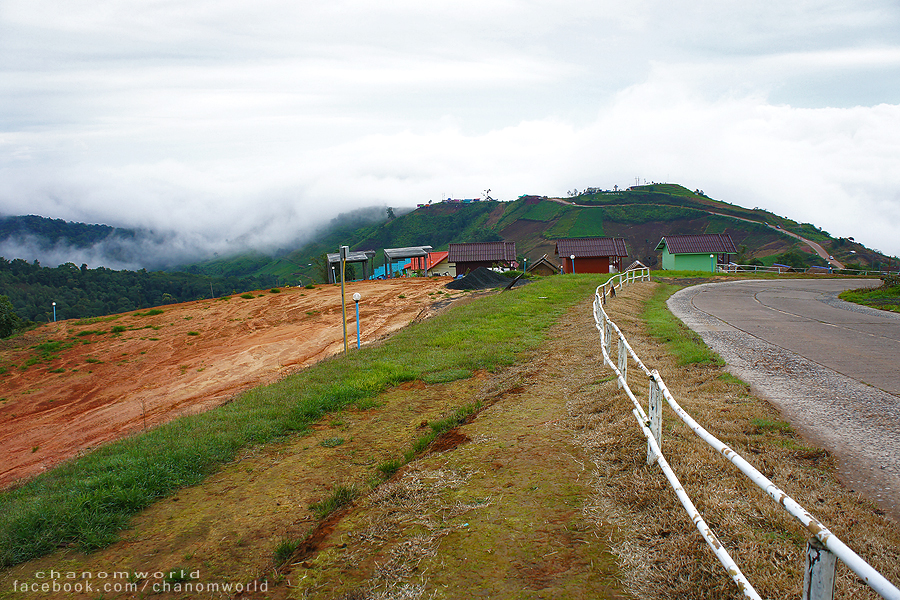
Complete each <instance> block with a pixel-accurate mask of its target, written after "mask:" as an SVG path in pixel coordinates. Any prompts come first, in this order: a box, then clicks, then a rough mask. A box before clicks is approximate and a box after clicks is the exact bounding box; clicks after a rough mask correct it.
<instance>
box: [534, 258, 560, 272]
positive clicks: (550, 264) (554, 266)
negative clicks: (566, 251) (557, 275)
mask: <svg viewBox="0 0 900 600" xmlns="http://www.w3.org/2000/svg"><path fill="white" fill-rule="evenodd" d="M541 265H545V266H547V267H548V268H550V269H552V270H553V271H554V272H558V271H559V265H557V264H554V263H553V261H551V260H550V259H548V258H547V255H546V254H545V255H543V256H542V257H540V258H539V259H537V260H536V261H534V262H533V263H531V264H529V265H528V272H529V273H531V272H532V271H533V270H534V269H536V268H538V267H539V266H541Z"/></svg>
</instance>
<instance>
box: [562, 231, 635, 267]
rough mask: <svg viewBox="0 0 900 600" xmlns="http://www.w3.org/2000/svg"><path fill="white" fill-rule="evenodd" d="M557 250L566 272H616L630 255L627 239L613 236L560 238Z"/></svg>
mask: <svg viewBox="0 0 900 600" xmlns="http://www.w3.org/2000/svg"><path fill="white" fill-rule="evenodd" d="M555 252H556V255H557V256H558V257H559V258H560V260H561V261H562V265H563V272H565V273H615V272H617V271H621V270H622V259H623V258H627V257H628V249H627V248H625V240H624V239H622V238H611V237H592V238H563V239H559V240H556V250H555Z"/></svg>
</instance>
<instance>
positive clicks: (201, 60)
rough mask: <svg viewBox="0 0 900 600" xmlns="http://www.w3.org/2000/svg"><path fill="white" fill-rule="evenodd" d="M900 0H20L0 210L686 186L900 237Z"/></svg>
mask: <svg viewBox="0 0 900 600" xmlns="http://www.w3.org/2000/svg"><path fill="white" fill-rule="evenodd" d="M898 75H900V7H898V6H896V4H895V3H893V2H890V1H881V0H866V1H861V2H856V3H853V4H846V3H841V2H832V1H830V0H828V1H826V0H805V1H803V2H798V3H787V4H786V3H784V2H774V1H771V2H768V1H767V2H756V3H746V2H737V1H726V2H721V1H718V2H712V1H705V0H704V1H696V2H692V3H689V4H685V3H677V4H672V3H670V2H662V1H661V0H641V1H639V2H633V3H621V2H611V1H602V2H595V3H585V2H576V1H575V0H566V1H564V2H552V3H551V2H539V1H529V2H512V1H511V0H486V1H484V0H481V1H478V2H475V1H474V0H471V1H469V0H466V1H462V2H460V1H455V2H452V3H451V2H449V1H441V2H429V3H422V2H412V1H409V2H403V3H388V4H385V3H383V2H374V1H363V0H352V1H336V2H329V3H317V4H310V3H296V2H289V1H287V0H261V1H260V2H257V3H254V4H252V5H250V4H247V3H246V2H237V1H234V0H219V1H217V2H211V1H209V2H207V1H197V2H183V1H181V0H153V1H147V0H142V1H141V2H136V1H134V0H109V1H106V2H84V1H81V0H73V1H72V2H67V3H57V2H49V1H48V0H6V2H4V3H3V5H2V6H0V212H2V213H5V214H26V213H40V214H44V215H46V216H51V217H54V218H65V219H70V220H81V221H87V222H106V223H109V224H112V225H117V226H130V227H135V226H139V227H150V228H154V229H157V230H168V229H173V230H177V231H181V232H183V235H184V239H186V240H189V242H186V243H187V245H188V246H190V247H207V248H209V249H210V250H211V251H212V250H215V251H222V250H223V249H224V248H225V247H226V246H227V244H228V243H233V242H234V241H235V240H240V243H242V244H251V243H254V244H255V243H264V242H265V243H272V242H274V243H279V242H282V241H289V240H292V239H294V238H295V237H296V236H297V235H302V234H303V233H304V232H306V231H308V230H310V229H311V228H313V227H315V226H316V225H317V224H318V223H321V222H323V221H326V220H328V219H330V218H332V217H333V216H334V215H335V214H336V213H338V212H340V211H343V210H349V209H352V208H355V207H361V206H366V205H371V204H376V205H379V204H387V205H393V206H411V205H414V204H415V203H418V202H423V201H427V200H429V199H431V200H439V199H440V198H441V196H443V195H454V196H465V197H471V196H478V195H480V194H481V193H482V192H483V190H484V189H486V188H488V187H490V188H491V189H492V190H493V191H492V195H493V196H495V197H499V198H505V199H511V198H515V197H516V196H518V195H520V194H523V193H537V194H564V193H565V192H566V191H567V190H569V189H571V188H583V187H585V186H599V187H611V186H612V185H613V184H619V185H620V186H621V185H630V184H631V183H633V182H634V178H635V177H643V178H646V179H649V180H657V181H659V180H663V179H667V180H669V181H676V182H681V183H683V184H685V185H687V186H688V187H691V188H695V187H699V188H702V189H704V190H705V191H706V192H707V193H708V194H710V195H712V196H713V197H716V198H720V199H723V200H727V201H730V202H735V203H739V204H743V205H745V206H763V207H766V208H769V209H770V210H773V211H774V212H777V213H780V214H784V215H785V216H788V217H791V218H794V219H797V220H801V221H811V222H813V223H815V224H817V225H820V226H822V227H823V228H825V229H826V230H828V231H830V232H831V233H833V234H835V235H852V236H854V237H856V238H857V239H859V240H860V241H863V242H864V243H867V244H868V245H872V246H875V247H878V248H880V249H881V250H883V251H886V252H891V253H894V254H900V242H898V241H897V239H898V238H897V236H896V235H895V232H896V231H897V230H898V228H900V215H898V211H900V197H898V194H897V192H896V191H895V190H898V189H900V186H898V183H900V181H898V175H897V173H900V168H898V164H897V163H898V161H900V158H898V157H900V152H898V150H900V148H898V141H897V140H900V135H898V134H900V131H898V123H900V113H898V111H900V107H898V105H897V104H896V102H897V100H896V99H897V98H898V97H900V96H898V95H897V94H898V93H900V77H898Z"/></svg>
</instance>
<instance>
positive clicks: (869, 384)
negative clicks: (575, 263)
mask: <svg viewBox="0 0 900 600" xmlns="http://www.w3.org/2000/svg"><path fill="white" fill-rule="evenodd" d="M879 284H880V282H879V281H878V280H874V281H873V280H866V279H794V280H751V281H734V282H726V283H715V284H704V285H698V286H693V287H689V288H685V289H683V290H680V291H679V292H677V293H676V294H674V295H673V296H672V298H671V299H670V300H669V308H670V310H671V311H672V312H673V313H674V314H675V315H676V316H677V317H679V318H680V319H681V320H682V321H684V322H685V324H687V325H688V327H690V328H691V329H693V330H694V331H696V332H697V333H699V334H700V335H701V337H703V339H704V341H705V342H706V343H707V345H709V346H710V347H711V348H712V349H713V350H715V351H716V352H718V353H719V354H720V355H721V356H722V358H723V359H724V360H725V361H726V362H727V363H728V365H729V370H730V371H731V372H732V373H733V374H734V375H736V376H737V377H740V378H741V379H743V380H744V381H746V382H747V383H749V384H750V385H751V386H752V387H753V389H754V391H755V392H756V393H757V394H758V395H760V396H763V397H765V398H767V399H768V400H769V401H770V402H772V403H773V404H774V405H775V406H777V407H778V408H779V410H780V411H781V412H782V414H783V415H784V417H785V418H786V420H787V421H788V422H790V423H791V424H792V425H793V426H794V427H795V428H797V429H799V430H800V431H801V432H802V433H803V434H804V435H805V436H806V437H807V438H809V439H810V440H811V441H812V442H813V443H816V444H818V445H820V446H822V447H824V448H826V449H828V450H829V451H831V452H832V453H833V454H834V455H835V456H836V457H837V458H838V462H839V465H840V466H839V469H840V473H841V477H842V479H843V481H844V482H845V484H846V485H847V486H848V487H850V489H853V490H855V491H858V492H860V493H862V494H864V495H865V496H868V497H869V498H871V499H872V500H874V501H875V502H876V503H878V505H879V506H880V507H881V508H883V509H884V510H886V511H887V512H888V513H889V514H891V515H892V516H893V517H894V518H895V519H898V520H900V315H898V314H894V313H888V312H884V311H878V310H874V309H869V308H866V307H862V306H858V305H855V304H850V303H847V302H843V301H841V300H839V299H838V298H837V295H838V294H839V293H840V292H841V291H843V290H846V289H853V288H860V287H871V286H877V285H879Z"/></svg>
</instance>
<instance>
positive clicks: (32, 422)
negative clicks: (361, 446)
mask: <svg viewBox="0 0 900 600" xmlns="http://www.w3.org/2000/svg"><path fill="white" fill-rule="evenodd" d="M448 281H450V279H449V278H446V277H444V278H429V279H424V278H423V279H398V280H387V281H366V282H357V283H353V284H350V285H349V286H348V288H347V300H348V309H347V317H348V338H349V339H351V340H352V345H355V342H356V320H355V308H354V304H353V301H352V300H351V297H352V294H353V293H354V292H359V293H360V294H361V295H362V298H363V299H362V302H361V303H360V313H361V315H360V322H361V325H362V339H363V343H367V342H371V341H373V340H377V339H380V338H381V337H383V336H385V335H387V334H390V333H392V332H393V331H396V330H397V329H399V328H401V327H403V326H404V325H406V324H407V323H409V322H410V321H412V320H413V319H415V318H416V317H417V316H418V315H419V314H420V313H422V311H423V310H427V309H428V307H429V306H430V305H431V304H433V303H434V302H435V301H437V300H440V299H442V298H447V297H448V296H449V294H448V295H444V293H443V292H445V290H444V289H443V286H444V285H445V284H446V283H447V282H448ZM438 292H442V293H438ZM252 295H253V297H252V298H244V297H241V296H232V297H230V298H219V299H215V300H201V301H197V302H188V303H183V304H174V305H168V306H163V307H161V310H162V311H163V312H162V313H161V314H155V315H154V314H147V312H148V311H147V310H141V311H136V312H131V313H124V314H122V315H119V316H117V317H114V318H111V319H104V320H84V321H76V320H69V321H61V322H59V323H53V324H48V325H45V326H43V327H41V328H39V329H37V330H34V331H32V332H30V333H28V334H27V335H26V336H24V337H21V338H18V339H17V340H14V341H13V342H12V343H9V344H8V345H7V347H6V348H3V349H2V350H0V367H4V368H5V369H6V372H5V373H3V374H2V375H0V488H2V487H7V486H9V485H10V484H11V483H13V482H15V481H16V480H19V479H21V478H23V477H29V476H33V475H36V474H38V473H40V472H42V471H44V470H46V469H48V468H50V467H52V466H54V465H56V464H58V463H60V462H61V461H64V460H66V459H68V458H71V457H72V456H75V455H76V454H78V453H79V452H82V451H84V450H87V449H89V448H92V447H95V446H97V445H99V444H102V443H104V442H108V441H110V440H113V439H116V438H119V437H122V436H125V435H128V434H130V433H133V432H136V431H140V430H143V429H145V428H148V427H152V426H154V425H158V424H160V423H162V422H165V421H168V420H170V419H172V418H174V417H176V416H178V415H183V414H190V413H197V412H201V411H205V410H208V409H210V408H213V407H215V406H218V405H220V404H223V403H225V402H227V401H228V400H229V399H231V398H232V397H234V396H235V395H236V394H238V393H240V392H242V391H244V390H247V389H249V388H250V387H253V386H256V385H259V384H263V383H269V382H272V381H276V380H278V379H280V378H282V377H284V376H285V375H287V374H289V373H291V372H293V371H296V370H297V369H300V368H302V367H304V366H307V365H309V364H312V363H315V362H317V361H319V360H321V359H323V358H325V357H327V356H330V355H332V354H335V353H336V352H339V351H341V350H342V349H343V331H342V327H341V302H340V286H333V285H322V286H318V287H317V288H316V289H312V290H310V289H304V288H285V289H282V290H281V291H280V292H277V293H273V292H270V291H262V292H256V293H254V294H252ZM91 321H93V322H91ZM47 342H61V346H60V347H59V349H57V350H56V351H50V352H47V353H45V356H43V357H42V356H41V355H40V348H36V346H38V345H39V344H46V343H47ZM29 359H31V361H34V360H35V359H38V362H36V363H35V364H31V365H30V366H27V365H28V362H30V361H29Z"/></svg>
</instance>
